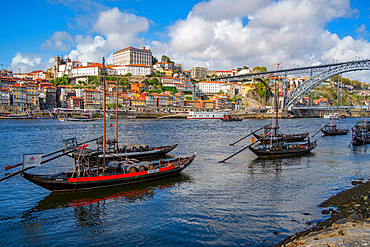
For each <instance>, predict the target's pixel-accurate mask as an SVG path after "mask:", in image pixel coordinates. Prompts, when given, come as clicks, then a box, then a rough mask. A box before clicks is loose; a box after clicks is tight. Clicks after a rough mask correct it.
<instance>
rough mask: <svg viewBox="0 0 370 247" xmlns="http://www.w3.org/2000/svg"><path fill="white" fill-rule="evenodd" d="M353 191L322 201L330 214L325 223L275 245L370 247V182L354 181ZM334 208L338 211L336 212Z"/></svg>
mask: <svg viewBox="0 0 370 247" xmlns="http://www.w3.org/2000/svg"><path fill="white" fill-rule="evenodd" d="M352 184H353V185H357V186H356V187H354V188H351V189H348V190H345V191H342V192H340V193H338V194H337V195H335V196H333V197H331V198H329V199H328V200H326V201H325V202H323V203H322V204H321V205H320V207H323V208H328V207H331V208H329V209H324V210H323V211H322V213H323V214H329V213H331V217H330V218H329V219H327V220H325V221H324V222H318V223H317V225H316V226H315V227H313V228H310V229H308V230H305V231H303V232H300V233H297V234H295V235H293V236H290V237H288V238H286V239H284V240H283V241H281V242H279V243H277V244H276V245H275V246H284V247H295V246H366V245H370V218H369V216H370V208H369V196H370V182H369V181H368V182H365V183H363V182H362V181H353V182H352ZM332 207H335V208H336V209H333V208H332Z"/></svg>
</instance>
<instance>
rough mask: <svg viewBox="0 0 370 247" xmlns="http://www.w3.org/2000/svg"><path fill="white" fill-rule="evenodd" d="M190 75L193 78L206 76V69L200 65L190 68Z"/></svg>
mask: <svg viewBox="0 0 370 247" xmlns="http://www.w3.org/2000/svg"><path fill="white" fill-rule="evenodd" d="M190 76H191V78H193V79H204V78H207V69H206V68H202V67H194V68H191V69H190Z"/></svg>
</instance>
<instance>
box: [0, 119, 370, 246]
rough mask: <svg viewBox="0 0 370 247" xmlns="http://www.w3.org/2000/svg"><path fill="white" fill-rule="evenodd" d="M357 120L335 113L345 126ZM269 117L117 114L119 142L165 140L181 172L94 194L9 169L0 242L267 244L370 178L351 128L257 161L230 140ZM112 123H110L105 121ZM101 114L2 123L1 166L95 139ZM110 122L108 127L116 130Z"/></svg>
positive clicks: (45, 168)
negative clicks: (57, 188) (294, 152)
mask: <svg viewBox="0 0 370 247" xmlns="http://www.w3.org/2000/svg"><path fill="white" fill-rule="evenodd" d="M355 121H356V119H344V120H342V119H341V120H339V122H338V123H337V124H338V127H339V128H350V127H351V126H352V125H353V124H354V123H355ZM268 122H269V120H253V119H247V120H244V121H242V122H222V121H219V120H185V119H177V120H169V119H166V120H165V119H163V120H155V119H153V120H141V119H130V120H120V122H119V132H120V141H124V142H125V143H127V144H147V145H152V146H160V145H169V144H174V143H176V142H180V145H179V146H178V147H177V148H176V149H175V150H173V151H172V152H171V153H170V154H171V155H173V156H182V157H184V156H190V155H191V154H193V153H194V152H197V154H198V155H197V157H196V159H195V160H194V162H193V163H192V164H191V165H190V166H189V167H188V168H187V169H186V170H184V171H183V172H182V173H181V175H179V176H176V177H172V178H168V179H162V180H158V181H155V182H148V183H143V184H140V185H131V186H126V187H118V188H114V189H104V190H99V191H94V192H80V193H51V192H50V191H47V190H45V189H43V188H41V187H38V186H36V185H34V184H33V183H30V182H28V181H26V180H25V179H23V178H22V177H21V176H19V175H18V176H15V177H13V178H10V179H8V180H5V181H3V182H1V183H0V205H1V206H0V245H1V246H19V245H26V246H30V245H31V246H61V245H70V246H77V245H79V246H80V245H88V246H95V245H106V246H138V245H141V246H143V245H144V246H148V245H150V246H201V245H214V246H224V245H248V246H268V245H272V244H274V243H277V242H278V241H280V240H282V239H284V238H286V237H287V236H289V235H293V234H295V233H296V232H299V231H302V230H304V229H307V228H309V227H310V226H311V224H316V223H317V221H319V220H320V221H322V220H324V219H326V218H327V217H328V216H325V215H323V214H321V212H320V211H321V210H322V209H320V208H318V205H319V204H320V203H321V202H323V201H324V200H326V199H327V198H329V197H330V196H332V195H334V194H336V193H338V192H339V191H342V190H345V189H347V188H350V187H352V185H351V181H353V180H358V179H364V180H368V179H369V174H370V165H369V160H370V159H369V150H368V148H369V146H362V147H356V148H352V147H351V148H348V147H347V146H348V144H349V142H350V139H351V135H350V134H348V135H347V136H335V137H322V134H321V133H320V134H318V135H317V136H316V137H315V138H311V141H313V140H315V139H317V141H318V146H317V148H316V149H315V150H313V153H312V154H311V155H306V156H302V157H294V158H286V159H273V160H259V159H256V156H255V155H254V154H253V153H251V152H250V151H249V150H248V151H247V150H246V151H245V152H243V153H241V154H239V155H237V156H235V157H233V158H232V159H230V160H229V161H228V162H227V163H218V161H219V160H222V159H224V158H226V157H227V156H229V155H231V154H232V153H234V152H236V151H238V150H240V149H241V148H242V145H246V144H248V143H249V140H246V141H244V142H241V143H240V145H239V146H233V147H230V146H228V144H229V143H232V142H234V141H236V140H238V139H239V138H241V137H243V136H245V135H246V134H247V133H249V131H250V130H251V129H252V128H253V129H257V128H259V127H262V126H263V125H264V124H267V123H268ZM326 122H328V120H324V119H319V118H316V119H303V118H301V119H282V120H281V121H280V125H281V129H282V131H283V132H285V133H288V132H289V131H293V132H295V133H301V132H307V131H309V132H310V133H311V135H312V134H313V133H315V132H316V131H317V130H318V129H320V128H321V127H322V124H323V123H326ZM110 124H113V127H110V126H111V125H110ZM102 126H103V124H102V121H96V122H94V123H91V122H90V123H88V122H85V123H81V122H80V123H73V122H59V121H57V120H15V121H11V120H0V136H1V145H0V152H1V163H2V164H1V172H0V175H1V176H3V175H4V169H3V167H4V166H6V165H11V164H16V163H19V162H22V155H23V154H28V153H44V154H46V153H49V152H52V151H54V150H58V149H61V148H62V147H63V146H62V140H64V139H67V138H71V137H77V139H78V141H85V140H88V139H93V138H94V137H97V136H100V135H101V133H102ZM114 131H115V126H114V122H113V121H112V122H109V123H108V133H109V135H110V136H112V137H114ZM71 167H72V162H71V160H70V158H68V157H65V158H62V159H59V160H56V161H53V162H50V163H47V164H44V165H42V166H41V167H37V168H35V169H33V170H30V171H32V172H33V173H40V174H41V173H53V172H59V171H65V170H67V169H69V168H71Z"/></svg>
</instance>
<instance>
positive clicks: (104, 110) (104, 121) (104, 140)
mask: <svg viewBox="0 0 370 247" xmlns="http://www.w3.org/2000/svg"><path fill="white" fill-rule="evenodd" d="M104 63H105V60H104V57H103V126H104V127H103V129H104V132H103V173H105V143H106V128H107V126H106V118H105V114H106V106H105V97H106V95H105V65H104Z"/></svg>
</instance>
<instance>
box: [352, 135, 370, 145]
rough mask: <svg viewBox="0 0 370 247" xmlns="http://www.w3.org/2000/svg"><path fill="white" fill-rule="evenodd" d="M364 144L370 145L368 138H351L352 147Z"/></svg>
mask: <svg viewBox="0 0 370 247" xmlns="http://www.w3.org/2000/svg"><path fill="white" fill-rule="evenodd" d="M365 144H370V138H362V137H358V136H355V137H354V138H353V141H352V145H353V146H361V145H365Z"/></svg>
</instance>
